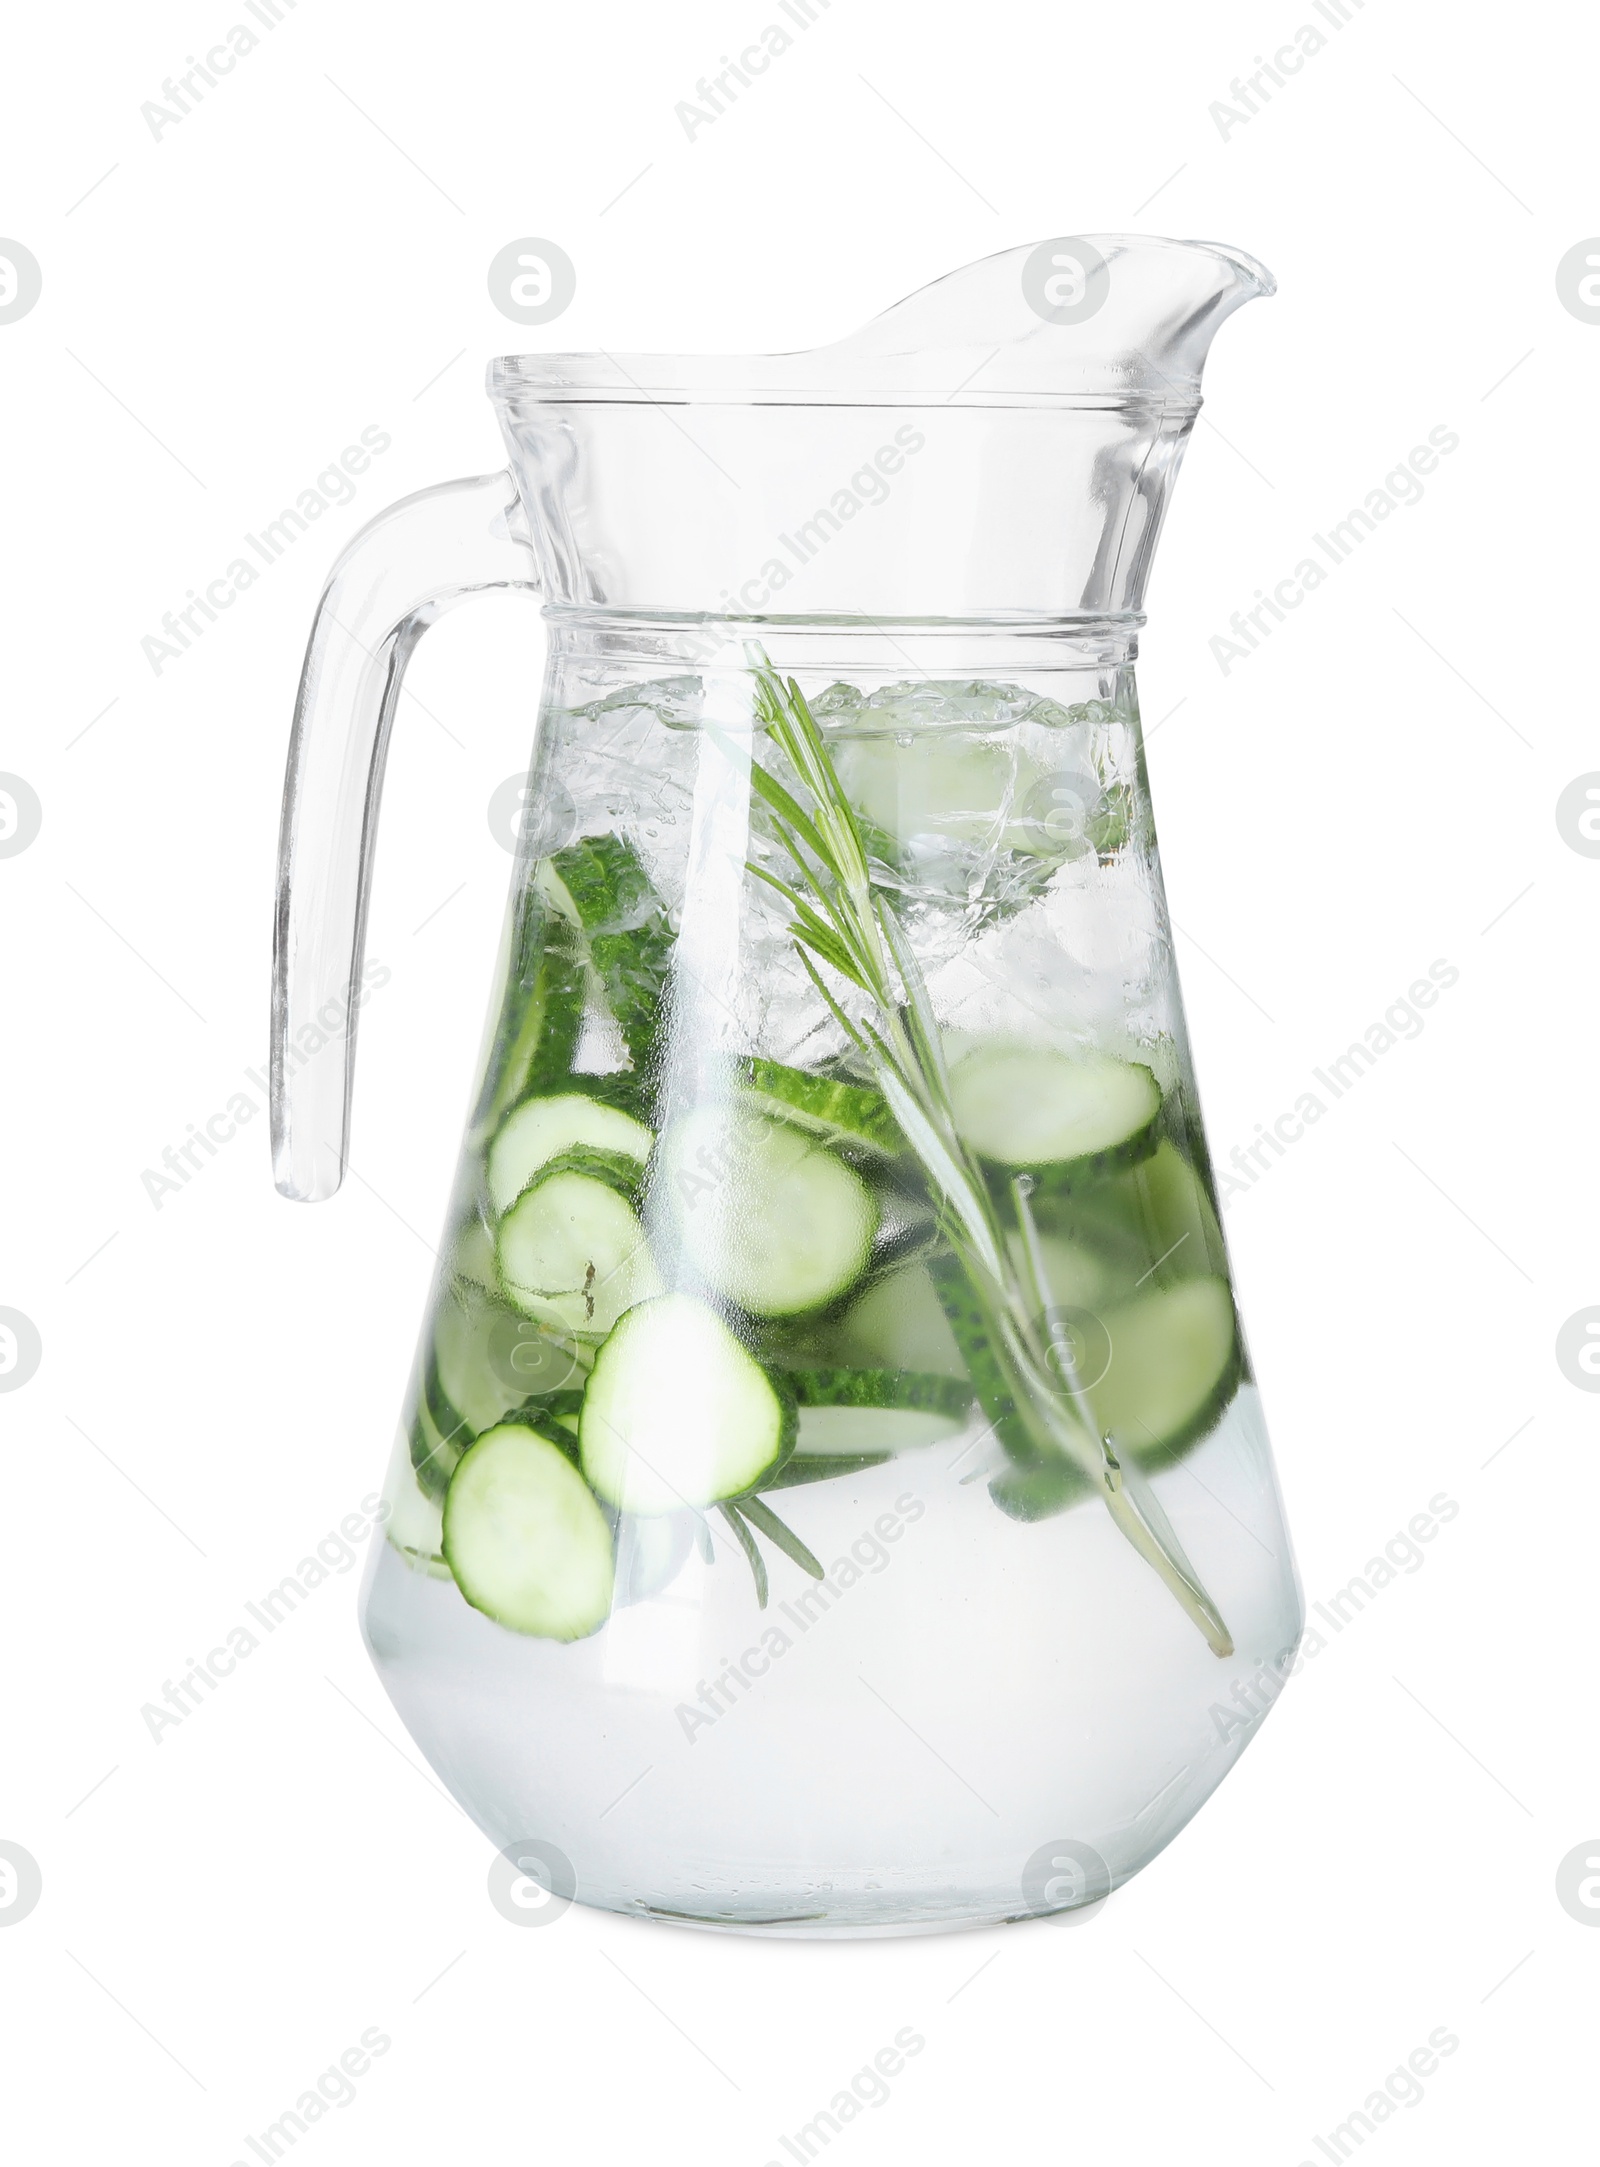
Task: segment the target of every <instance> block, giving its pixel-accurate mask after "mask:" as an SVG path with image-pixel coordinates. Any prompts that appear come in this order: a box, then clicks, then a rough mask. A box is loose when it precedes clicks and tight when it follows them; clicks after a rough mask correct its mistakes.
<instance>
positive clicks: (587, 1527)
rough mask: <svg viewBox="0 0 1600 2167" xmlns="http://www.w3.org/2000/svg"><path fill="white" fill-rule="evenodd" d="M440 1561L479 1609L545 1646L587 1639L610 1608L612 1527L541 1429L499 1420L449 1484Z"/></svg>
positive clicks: (515, 1631) (576, 1473) (458, 1469)
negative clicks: (448, 1568)
mask: <svg viewBox="0 0 1600 2167" xmlns="http://www.w3.org/2000/svg"><path fill="white" fill-rule="evenodd" d="M444 1555H445V1558H446V1560H447V1562H448V1564H449V1566H450V1570H451V1572H452V1573H453V1574H454V1575H455V1582H456V1586H457V1587H458V1588H459V1589H460V1590H461V1592H462V1594H463V1595H464V1596H465V1597H466V1599H467V1601H468V1602H469V1603H470V1604H471V1605H472V1607H473V1609H474V1610H481V1611H483V1612H484V1614H485V1615H486V1616H487V1617H491V1618H493V1619H494V1620H495V1622H496V1623H497V1624H499V1625H504V1626H508V1627H509V1628H510V1629H511V1631H512V1632H514V1633H528V1634H531V1635H533V1636H534V1637H535V1638H536V1639H539V1640H582V1639H583V1638H584V1637H585V1635H586V1634H589V1633H592V1632H594V1631H595V1630H596V1628H597V1627H599V1626H601V1625H603V1624H604V1623H605V1621H606V1618H607V1617H608V1616H609V1615H610V1611H611V1594H612V1586H613V1570H612V1546H611V1528H610V1525H609V1523H608V1522H607V1520H606V1516H605V1514H604V1513H603V1512H602V1511H601V1510H600V1507H599V1506H598V1505H597V1504H596V1503H595V1500H594V1497H593V1495H592V1493H591V1492H590V1490H589V1487H588V1485H587V1484H586V1483H585V1482H584V1480H583V1477H582V1476H581V1475H580V1474H579V1473H578V1472H577V1470H576V1469H575V1468H574V1467H573V1465H572V1462H571V1461H570V1460H569V1459H568V1458H567V1457H566V1455H565V1454H564V1453H563V1452H562V1451H561V1450H560V1449H559V1447H557V1446H555V1445H553V1444H552V1443H551V1442H550V1440H549V1439H548V1438H547V1437H541V1436H540V1435H539V1433H538V1431H537V1430H533V1429H528V1428H526V1427H525V1426H524V1425H523V1424H521V1423H516V1422H503V1423H500V1424H499V1425H498V1426H497V1427H496V1428H494V1429H492V1430H489V1431H487V1432H486V1433H485V1434H484V1435H483V1436H482V1437H480V1438H479V1439H478V1441H477V1443H476V1444H475V1445H474V1446H473V1447H472V1449H471V1450H470V1451H469V1452H468V1453H466V1454H465V1455H464V1457H463V1458H462V1461H461V1464H460V1466H459V1467H458V1468H457V1469H456V1471H455V1473H454V1475H452V1476H451V1478H450V1489H449V1493H448V1495H447V1496H446V1498H445V1502H444Z"/></svg>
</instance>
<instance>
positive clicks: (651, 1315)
mask: <svg viewBox="0 0 1600 2167" xmlns="http://www.w3.org/2000/svg"><path fill="white" fill-rule="evenodd" d="M794 1433H795V1408H794V1402H793V1400H792V1399H791V1398H790V1397H789V1395H788V1394H787V1393H786V1392H784V1391H783V1390H782V1389H781V1388H780V1387H779V1386H778V1385H777V1384H776V1383H775V1381H774V1380H773V1378H772V1377H770V1376H769V1375H768V1373H767V1372H766V1371H765V1370H764V1369H763V1368H762V1366H761V1364H760V1363H759V1362H758V1361H757V1360H756V1359H755V1357H754V1355H752V1354H750V1353H749V1352H748V1351H747V1350H746V1349H745V1348H744V1347H743V1346H742V1345H741V1344H740V1342H739V1341H738V1340H737V1339H735V1338H734V1336H733V1334H732V1332H730V1331H729V1330H728V1327H727V1326H726V1325H725V1324H724V1323H723V1321H722V1319H721V1318H720V1317H719V1316H718V1315H717V1313H716V1311H715V1310H714V1309H711V1308H709V1307H708V1306H707V1305H706V1304H705V1303H704V1302H701V1301H698V1300H696V1298H695V1297H694V1296H693V1295H691V1294H663V1295H658V1296H657V1297H656V1298H655V1299H654V1300H652V1301H645V1302H641V1303H640V1304H639V1305H638V1307H637V1308H635V1309H630V1310H629V1311H628V1313H627V1315H626V1316H625V1317H623V1318H622V1320H621V1322H620V1323H619V1324H618V1325H617V1327H616V1329H615V1330H614V1331H613V1332H612V1334H611V1336H610V1338H609V1339H608V1340H607V1341H606V1342H605V1344H604V1346H603V1347H602V1348H601V1349H600V1352H599V1354H598V1356H597V1357H596V1359H595V1365H594V1372H593V1374H592V1375H591V1377H590V1379H589V1387H588V1390H587V1392H586V1393H585V1394H584V1400H583V1413H582V1415H581V1416H580V1418H579V1423H578V1442H579V1447H580V1450H581V1453H582V1460H583V1472H584V1474H585V1475H586V1476H587V1477H588V1479H589V1481H590V1483H591V1484H592V1485H593V1486H594V1488H595V1489H596V1490H597V1491H598V1492H599V1494H600V1495H601V1496H602V1497H603V1498H604V1499H605V1500H606V1501H607V1503H608V1504H612V1505H615V1506H616V1507H618V1509H619V1510H620V1511H622V1512H629V1513H643V1514H655V1513H664V1512H675V1511H677V1510H678V1509H679V1508H680V1507H682V1506H686V1505H688V1506H696V1507H698V1506H704V1505H711V1504H716V1503H718V1502H719V1501H720V1500H722V1499H723V1498H730V1497H742V1496H743V1495H744V1494H745V1492H746V1491H747V1490H753V1489H756V1488H757V1487H759V1485H760V1484H761V1483H762V1482H763V1481H764V1480H765V1479H766V1478H767V1477H768V1476H769V1475H771V1474H772V1473H773V1472H774V1470H775V1469H776V1468H777V1467H778V1466H779V1465H781V1463H782V1462H783V1460H784V1459H786V1458H787V1456H788V1454H789V1453H790V1451H791V1450H792V1449H793V1446H794Z"/></svg>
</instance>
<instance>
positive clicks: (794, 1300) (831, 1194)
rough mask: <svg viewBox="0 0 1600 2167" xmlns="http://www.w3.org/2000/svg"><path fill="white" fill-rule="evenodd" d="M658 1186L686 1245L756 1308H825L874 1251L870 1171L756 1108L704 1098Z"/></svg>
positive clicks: (686, 1120) (754, 1311)
mask: <svg viewBox="0 0 1600 2167" xmlns="http://www.w3.org/2000/svg"><path fill="white" fill-rule="evenodd" d="M656 1187H657V1191H658V1192H659V1193H660V1194H661V1195H662V1196H663V1197H664V1199H665V1204H666V1211H667V1214H668V1217H669V1221H670V1224H671V1227H672V1231H673V1233H674V1235H675V1237H676V1240H677V1245H678V1248H679V1251H680V1253H681V1254H682V1255H683V1256H684V1257H685V1259H686V1260H687V1261H688V1262H689V1264H690V1265H691V1266H692V1267H693V1269H694V1270H695V1271H696V1272H697V1273H699V1274H700V1276H701V1277H702V1278H704V1279H705V1280H707V1281H708V1282H709V1283H710V1285H711V1286H713V1287H715V1288H716V1289H717V1291H718V1292H719V1293H721V1294H725V1295H726V1296H727V1297H728V1299H729V1300H730V1301H733V1302H737V1303H738V1305H739V1307H740V1308H741V1309H745V1310H748V1311H749V1312H750V1314H751V1315H752V1316H756V1317H796V1316H803V1315H805V1314H806V1312H807V1311H809V1310H816V1309H824V1308H826V1307H827V1305H828V1304H829V1303H830V1302H834V1301H837V1300H838V1298H839V1296H840V1295H842V1294H846V1293H848V1292H849V1290H850V1288H851V1287H853V1286H854V1285H855V1283H856V1281H857V1280H858V1279H859V1278H860V1277H861V1275H862V1273H863V1272H864V1271H865V1270H866V1268H867V1265H868V1262H869V1261H870V1259H871V1256H872V1243H873V1237H874V1236H875V1235H876V1233H877V1230H878V1206H877V1203H876V1201H875V1199H874V1198H873V1195H872V1192H871V1190H870V1189H869V1188H868V1187H867V1185H866V1183H865V1182H864V1181H863V1180H862V1179H861V1177H860V1175H859V1174H857V1173H856V1172H855V1171H854V1170H853V1169H852V1168H851V1167H849V1166H847V1165H846V1164H845V1163H844V1161H843V1160H842V1159H839V1158H836V1157H835V1156H834V1155H833V1153H832V1152H830V1151H827V1150H825V1149H824V1148H823V1146H822V1145H821V1144H818V1143H816V1142H814V1141H813V1140H812V1139H811V1138H810V1137H809V1136H807V1135H806V1134H805V1133H804V1132H803V1131H802V1130H800V1129H797V1128H795V1127H794V1126H793V1125H792V1124H791V1123H789V1122H786V1121H770V1120H768V1119H767V1117H766V1116H765V1115H764V1114H759V1113H756V1112H754V1111H752V1110H751V1109H750V1108H748V1107H739V1106H721V1105H713V1106H701V1107H697V1108H696V1109H695V1110H694V1112H692V1113H689V1114H686V1115H684V1116H683V1118H682V1119H681V1120H679V1121H676V1122H674V1123H673V1125H672V1127H671V1128H670V1129H669V1130H668V1131H667V1132H666V1134H665V1135H664V1136H663V1138H662V1144H661V1150H660V1154H659V1158H658V1178H657V1184H656Z"/></svg>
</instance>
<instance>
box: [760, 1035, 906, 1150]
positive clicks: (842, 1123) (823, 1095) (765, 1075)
mask: <svg viewBox="0 0 1600 2167" xmlns="http://www.w3.org/2000/svg"><path fill="white" fill-rule="evenodd" d="M739 1074H740V1076H741V1078H742V1079H743V1083H744V1091H743V1094H742V1095H743V1097H744V1098H745V1099H746V1100H747V1101H748V1102H749V1103H750V1104H751V1105H752V1106H755V1107H756V1108H758V1109H759V1110H760V1111H761V1112H762V1113H766V1114H770V1115H772V1116H773V1117H774V1118H775V1119H777V1120H780V1121H791V1122H793V1123H794V1125H795V1127H796V1128H801V1129H808V1130H810V1132H811V1133H812V1134H813V1135H814V1136H820V1137H822V1138H823V1139H824V1140H825V1141H826V1142H828V1143H831V1144H867V1145H870V1146H871V1148H872V1149H873V1150H874V1151H882V1152H888V1153H896V1152H900V1151H903V1150H904V1149H905V1138H904V1137H903V1136H902V1135H901V1133H900V1124H899V1123H898V1122H897V1121H896V1120H895V1118H894V1115H893V1114H892V1113H890V1111H889V1104H888V1101H887V1100H886V1099H885V1098H884V1096H883V1094H882V1092H881V1091H874V1090H872V1089H870V1088H869V1087H868V1086H867V1085H865V1084H856V1083H847V1082H845V1081H843V1080H842V1079H841V1078H840V1077H837V1076H816V1075H813V1074H812V1073H811V1072H810V1071H809V1070H807V1069H803V1068H789V1067H787V1066H786V1065H785V1064H784V1063H783V1062H782V1061H766V1060H762V1059H761V1058H760V1057H759V1056H757V1055H754V1054H752V1055H750V1056H749V1057H748V1058H747V1059H745V1060H743V1061H741V1062H740V1063H739Z"/></svg>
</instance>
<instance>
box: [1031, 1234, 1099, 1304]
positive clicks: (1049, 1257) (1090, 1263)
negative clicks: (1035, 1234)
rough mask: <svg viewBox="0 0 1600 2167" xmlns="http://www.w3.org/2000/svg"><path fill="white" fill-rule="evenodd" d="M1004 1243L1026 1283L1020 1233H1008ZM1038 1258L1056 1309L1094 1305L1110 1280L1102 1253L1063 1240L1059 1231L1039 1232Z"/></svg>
mask: <svg viewBox="0 0 1600 2167" xmlns="http://www.w3.org/2000/svg"><path fill="white" fill-rule="evenodd" d="M1006 1246H1007V1248H1008V1249H1009V1250H1010V1251H1011V1256H1012V1261H1013V1262H1014V1263H1015V1264H1016V1265H1017V1267H1018V1270H1019V1272H1020V1273H1021V1276H1022V1283H1023V1285H1024V1286H1026V1285H1027V1283H1028V1280H1027V1266H1026V1251H1025V1248H1024V1245H1023V1242H1022V1239H1021V1237H1020V1236H1019V1235H1016V1234H1010V1235H1007V1237H1006ZM1039 1261H1040V1263H1041V1264H1042V1265H1043V1266H1044V1283H1045V1292H1046V1294H1047V1295H1048V1296H1049V1298H1050V1301H1051V1303H1052V1304H1053V1306H1054V1307H1056V1308H1057V1309H1094V1308H1095V1307H1096V1306H1097V1305H1098V1304H1099V1303H1100V1302H1102V1301H1103V1300H1104V1299H1105V1297H1106V1295H1107V1293H1108V1291H1109V1290H1110V1288H1111V1286H1112V1283H1113V1276H1112V1273H1111V1270H1110V1268H1109V1266H1108V1265H1107V1264H1106V1262H1105V1259H1104V1258H1103V1257H1101V1256H1099V1255H1097V1254H1096V1252H1095V1251H1094V1250H1093V1249H1090V1248H1088V1247H1087V1246H1086V1245H1085V1244H1084V1243H1082V1242H1071V1241H1065V1240H1063V1239H1062V1237H1061V1236H1060V1235H1058V1234H1041V1235H1040V1236H1039Z"/></svg>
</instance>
